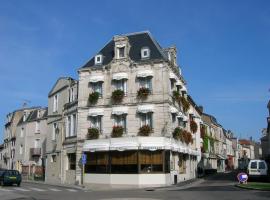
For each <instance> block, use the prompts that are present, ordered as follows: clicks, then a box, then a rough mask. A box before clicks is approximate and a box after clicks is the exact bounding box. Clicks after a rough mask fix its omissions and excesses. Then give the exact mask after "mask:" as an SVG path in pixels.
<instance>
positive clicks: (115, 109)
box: [112, 107, 128, 115]
mask: <svg viewBox="0 0 270 200" xmlns="http://www.w3.org/2000/svg"><path fill="white" fill-rule="evenodd" d="M127 113H128V107H113V108H112V114H113V115H123V114H127Z"/></svg>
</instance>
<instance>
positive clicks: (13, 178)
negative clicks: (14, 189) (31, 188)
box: [0, 170, 22, 186]
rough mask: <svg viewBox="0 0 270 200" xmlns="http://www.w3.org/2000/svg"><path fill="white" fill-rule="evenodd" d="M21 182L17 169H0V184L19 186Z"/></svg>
mask: <svg viewBox="0 0 270 200" xmlns="http://www.w3.org/2000/svg"><path fill="white" fill-rule="evenodd" d="M21 182H22V176H21V174H20V172H18V171H17V170H2V171H0V185H1V186H4V185H13V184H16V185H17V186H20V185H21Z"/></svg>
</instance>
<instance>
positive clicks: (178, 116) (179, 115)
mask: <svg viewBox="0 0 270 200" xmlns="http://www.w3.org/2000/svg"><path fill="white" fill-rule="evenodd" d="M184 116H185V115H184V114H183V113H182V112H179V113H178V115H177V116H176V117H177V118H183V119H184ZM183 121H184V120H183Z"/></svg>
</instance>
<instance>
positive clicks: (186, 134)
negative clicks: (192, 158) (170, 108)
mask: <svg viewBox="0 0 270 200" xmlns="http://www.w3.org/2000/svg"><path fill="white" fill-rule="evenodd" d="M182 134H183V140H184V142H185V143H186V144H189V143H192V142H193V139H192V134H191V133H190V132H188V131H186V130H184V131H183V133H182Z"/></svg>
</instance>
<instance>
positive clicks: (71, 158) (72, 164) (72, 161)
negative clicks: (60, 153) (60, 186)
mask: <svg viewBox="0 0 270 200" xmlns="http://www.w3.org/2000/svg"><path fill="white" fill-rule="evenodd" d="M67 157H68V169H69V170H75V169H76V154H75V153H69V154H68V155H67Z"/></svg>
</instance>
